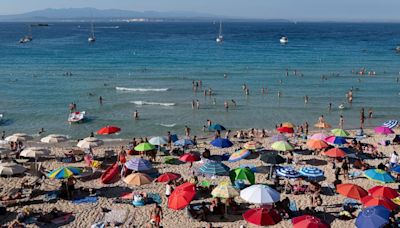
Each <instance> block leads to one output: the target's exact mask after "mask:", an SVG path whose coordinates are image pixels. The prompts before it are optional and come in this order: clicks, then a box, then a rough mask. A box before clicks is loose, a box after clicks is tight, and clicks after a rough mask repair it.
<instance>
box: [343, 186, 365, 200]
mask: <svg viewBox="0 0 400 228" xmlns="http://www.w3.org/2000/svg"><path fill="white" fill-rule="evenodd" d="M336 192H337V193H339V194H341V195H343V196H346V197H347V198H352V199H356V200H361V199H362V198H363V197H365V196H367V195H368V192H367V191H366V190H365V189H363V188H362V187H360V186H358V185H356V184H338V185H337V186H336Z"/></svg>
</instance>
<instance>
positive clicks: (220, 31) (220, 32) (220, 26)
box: [215, 21, 224, 43]
mask: <svg viewBox="0 0 400 228" xmlns="http://www.w3.org/2000/svg"><path fill="white" fill-rule="evenodd" d="M215 41H217V43H222V42H223V41H224V36H223V35H222V22H221V21H220V22H219V32H218V36H217V39H215Z"/></svg>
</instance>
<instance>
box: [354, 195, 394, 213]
mask: <svg viewBox="0 0 400 228" xmlns="http://www.w3.org/2000/svg"><path fill="white" fill-rule="evenodd" d="M361 203H362V204H363V205H364V206H365V207H372V206H384V207H386V209H388V210H390V211H392V210H394V209H396V208H397V205H396V204H395V203H393V201H391V200H390V199H389V198H386V197H374V196H365V197H363V198H362V199H361Z"/></svg>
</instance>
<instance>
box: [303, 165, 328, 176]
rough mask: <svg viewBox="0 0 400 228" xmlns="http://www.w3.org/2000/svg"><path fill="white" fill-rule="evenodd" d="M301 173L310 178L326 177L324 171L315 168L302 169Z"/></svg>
mask: <svg viewBox="0 0 400 228" xmlns="http://www.w3.org/2000/svg"><path fill="white" fill-rule="evenodd" d="M299 173H300V174H301V175H303V176H306V177H309V178H318V177H323V176H324V171H322V170H320V169H318V168H317V167H313V166H307V167H303V168H301V169H300V171H299Z"/></svg>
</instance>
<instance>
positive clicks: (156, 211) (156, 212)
mask: <svg viewBox="0 0 400 228" xmlns="http://www.w3.org/2000/svg"><path fill="white" fill-rule="evenodd" d="M162 217H163V211H162V208H161V207H160V206H158V204H156V203H155V204H154V207H153V208H151V209H150V219H151V220H150V221H151V223H153V224H154V226H155V227H157V228H158V227H160V223H161V219H162Z"/></svg>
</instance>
